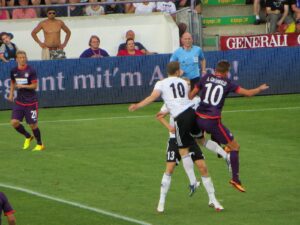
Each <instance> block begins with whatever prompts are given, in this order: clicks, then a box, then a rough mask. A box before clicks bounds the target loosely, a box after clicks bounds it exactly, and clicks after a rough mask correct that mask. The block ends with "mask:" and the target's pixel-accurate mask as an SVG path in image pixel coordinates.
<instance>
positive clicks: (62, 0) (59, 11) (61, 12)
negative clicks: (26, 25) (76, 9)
mask: <svg viewBox="0 0 300 225" xmlns="http://www.w3.org/2000/svg"><path fill="white" fill-rule="evenodd" d="M66 3H67V0H45V4H46V5H56V4H66ZM53 8H54V7H53ZM47 11H48V9H46V12H47ZM55 11H56V17H66V16H68V7H67V6H60V7H55Z"/></svg>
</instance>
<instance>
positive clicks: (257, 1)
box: [253, 0, 266, 25]
mask: <svg viewBox="0 0 300 225" xmlns="http://www.w3.org/2000/svg"><path fill="white" fill-rule="evenodd" d="M265 6H266V0H253V12H254V15H255V21H254V25H259V24H260V23H261V22H262V19H261V16H260V14H261V8H263V7H265Z"/></svg>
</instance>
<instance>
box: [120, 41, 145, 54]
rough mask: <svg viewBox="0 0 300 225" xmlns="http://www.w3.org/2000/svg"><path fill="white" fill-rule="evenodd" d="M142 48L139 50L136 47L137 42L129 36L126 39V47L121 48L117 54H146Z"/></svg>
mask: <svg viewBox="0 0 300 225" xmlns="http://www.w3.org/2000/svg"><path fill="white" fill-rule="evenodd" d="M144 54H145V53H143V52H142V51H141V50H137V49H136V48H135V43H134V40H133V39H132V38H128V39H127V40H126V49H125V50H120V51H119V52H118V54H117V56H136V55H144Z"/></svg>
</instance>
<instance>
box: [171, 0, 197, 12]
mask: <svg viewBox="0 0 300 225" xmlns="http://www.w3.org/2000/svg"><path fill="white" fill-rule="evenodd" d="M194 4H195V7H194V10H195V12H197V13H198V14H201V12H202V7H201V0H195V1H194ZM175 5H176V8H177V9H181V8H184V7H190V6H191V0H175Z"/></svg>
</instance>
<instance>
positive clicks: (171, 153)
mask: <svg viewBox="0 0 300 225" xmlns="http://www.w3.org/2000/svg"><path fill="white" fill-rule="evenodd" d="M190 154H191V157H192V160H193V161H196V160H200V159H204V155H203V153H202V151H201V149H200V147H199V146H198V145H197V143H196V142H194V144H193V145H192V146H191V147H190ZM180 160H181V156H180V154H179V149H178V145H177V142H176V138H170V139H169V141H168V146H167V152H166V162H176V164H178V163H179V162H180Z"/></svg>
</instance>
